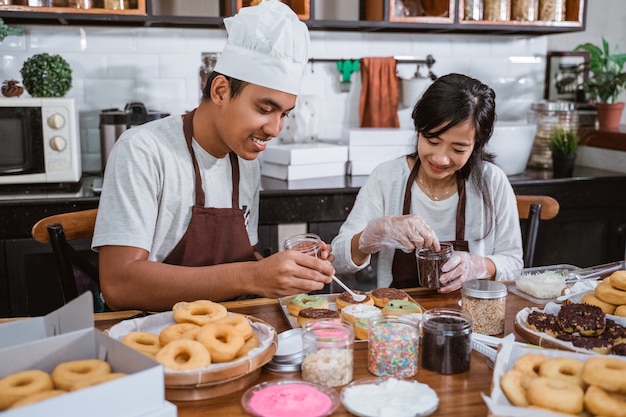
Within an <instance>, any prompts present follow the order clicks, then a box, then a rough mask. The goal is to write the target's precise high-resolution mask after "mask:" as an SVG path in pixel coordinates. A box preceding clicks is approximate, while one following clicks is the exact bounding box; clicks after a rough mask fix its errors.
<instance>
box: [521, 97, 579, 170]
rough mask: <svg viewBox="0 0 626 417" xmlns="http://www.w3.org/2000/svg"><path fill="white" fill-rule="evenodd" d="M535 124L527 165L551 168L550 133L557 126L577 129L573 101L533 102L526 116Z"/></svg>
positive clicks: (576, 115)
mask: <svg viewBox="0 0 626 417" xmlns="http://www.w3.org/2000/svg"><path fill="white" fill-rule="evenodd" d="M528 119H529V121H530V122H534V123H536V124H537V130H536V131H535V139H534V141H533V147H532V149H531V151H530V158H529V160H528V167H530V168H535V169H552V151H551V150H550V134H551V133H552V131H553V130H554V129H555V128H556V127H559V126H562V127H563V128H565V129H568V130H576V129H578V112H577V111H576V103H574V102H573V101H541V102H539V103H533V104H532V106H531V110H530V113H529V117H528Z"/></svg>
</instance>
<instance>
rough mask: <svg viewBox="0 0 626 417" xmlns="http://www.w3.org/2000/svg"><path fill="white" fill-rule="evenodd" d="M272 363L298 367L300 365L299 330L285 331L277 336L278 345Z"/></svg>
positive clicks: (300, 345) (300, 334)
mask: <svg viewBox="0 0 626 417" xmlns="http://www.w3.org/2000/svg"><path fill="white" fill-rule="evenodd" d="M272 361H273V362H275V363H280V364H288V365H299V364H300V363H302V329H301V328H295V329H291V330H286V331H284V332H282V333H280V334H279V335H278V345H277V347H276V353H274V358H273V359H272Z"/></svg>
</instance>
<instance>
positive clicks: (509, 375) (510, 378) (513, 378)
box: [500, 368, 534, 407]
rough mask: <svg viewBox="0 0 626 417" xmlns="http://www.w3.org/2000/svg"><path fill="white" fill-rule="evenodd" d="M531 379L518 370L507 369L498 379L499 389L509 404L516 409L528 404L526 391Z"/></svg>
mask: <svg viewBox="0 0 626 417" xmlns="http://www.w3.org/2000/svg"><path fill="white" fill-rule="evenodd" d="M533 378H534V377H532V376H530V375H527V374H525V373H523V372H522V371H520V370H518V369H515V368H513V369H509V370H508V371H506V372H505V373H504V375H502V378H500V388H502V391H503V392H504V395H506V398H508V399H509V401H510V402H511V404H513V405H515V406H517V407H527V406H528V405H529V403H528V399H527V398H526V389H527V388H528V385H529V384H530V381H531V380H532V379H533Z"/></svg>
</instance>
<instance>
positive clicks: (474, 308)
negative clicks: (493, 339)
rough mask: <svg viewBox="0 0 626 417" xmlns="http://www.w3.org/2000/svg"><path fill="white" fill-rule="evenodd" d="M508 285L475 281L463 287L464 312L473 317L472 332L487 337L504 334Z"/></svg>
mask: <svg viewBox="0 0 626 417" xmlns="http://www.w3.org/2000/svg"><path fill="white" fill-rule="evenodd" d="M506 295H507V290H506V285H504V284H503V283H501V282H496V281H487V280H474V281H468V282H464V283H463V286H462V287H461V305H462V308H463V311H467V312H468V313H470V314H471V315H472V321H473V322H474V325H473V327H472V331H473V332H475V333H481V334H486V335H490V336H491V335H496V334H500V333H504V315H505V312H506Z"/></svg>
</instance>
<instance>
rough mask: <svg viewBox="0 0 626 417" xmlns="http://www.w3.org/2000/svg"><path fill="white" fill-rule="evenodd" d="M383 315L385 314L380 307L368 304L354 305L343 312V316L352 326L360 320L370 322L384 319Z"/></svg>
mask: <svg viewBox="0 0 626 417" xmlns="http://www.w3.org/2000/svg"><path fill="white" fill-rule="evenodd" d="M382 315H383V313H382V311H381V310H380V309H379V308H378V307H376V306H372V305H367V304H352V305H350V306H348V307H344V309H343V310H341V316H342V317H343V318H344V319H345V320H346V321H347V322H348V323H350V324H354V323H356V322H357V321H359V319H368V320H369V319H373V318H375V317H382Z"/></svg>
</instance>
